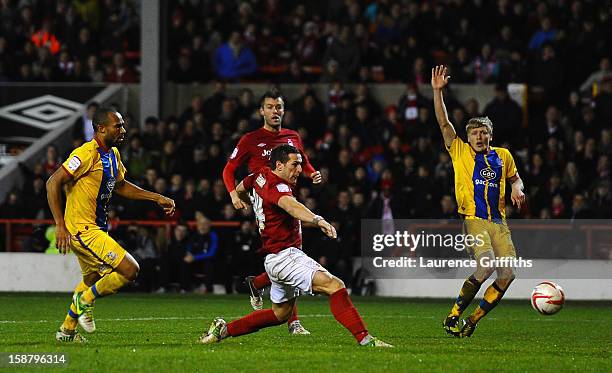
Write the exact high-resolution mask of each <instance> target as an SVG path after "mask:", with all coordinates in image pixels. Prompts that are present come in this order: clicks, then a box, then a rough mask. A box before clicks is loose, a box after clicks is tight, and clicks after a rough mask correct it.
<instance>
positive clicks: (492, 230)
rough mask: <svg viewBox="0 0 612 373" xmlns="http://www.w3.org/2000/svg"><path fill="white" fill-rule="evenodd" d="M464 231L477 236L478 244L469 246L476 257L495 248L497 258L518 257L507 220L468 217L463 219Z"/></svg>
mask: <svg viewBox="0 0 612 373" xmlns="http://www.w3.org/2000/svg"><path fill="white" fill-rule="evenodd" d="M463 232H464V233H465V234H470V235H472V236H474V237H475V238H476V244H474V245H473V246H471V247H469V248H468V250H469V252H470V254H471V255H473V256H474V257H475V258H477V257H479V256H480V255H482V254H483V253H484V252H486V251H489V250H493V253H494V254H495V257H496V258H501V257H513V258H516V250H515V249H514V244H513V243H512V237H511V236H510V228H508V225H506V223H505V222H504V223H501V224H499V223H493V222H490V221H488V220H483V219H470V218H466V219H465V220H464V221H463ZM479 238H480V240H479Z"/></svg>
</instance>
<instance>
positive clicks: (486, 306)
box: [470, 282, 505, 324]
mask: <svg viewBox="0 0 612 373" xmlns="http://www.w3.org/2000/svg"><path fill="white" fill-rule="evenodd" d="M504 293H505V290H502V289H501V288H500V287H499V286H498V285H497V283H496V282H493V283H492V284H491V286H489V287H488V288H487V290H486V291H485V293H484V296H483V297H482V300H481V301H480V304H479V305H478V307H476V309H475V310H474V313H472V315H471V316H470V320H471V321H472V322H473V323H474V324H476V323H477V322H478V321H479V320H480V319H482V318H483V317H484V316H485V315H486V314H487V313H489V311H491V310H492V309H493V308H495V306H497V304H498V303H499V301H500V300H501V299H502V297H503V296H504Z"/></svg>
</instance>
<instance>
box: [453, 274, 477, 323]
mask: <svg viewBox="0 0 612 373" xmlns="http://www.w3.org/2000/svg"><path fill="white" fill-rule="evenodd" d="M480 285H481V283H480V282H478V280H476V278H475V277H474V276H470V277H469V278H468V279H467V280H465V282H464V283H463V286H461V290H459V296H458V297H457V300H456V301H455V304H454V305H453V308H452V309H451V312H450V316H461V314H462V313H463V310H465V309H466V308H467V306H469V305H470V303H471V302H472V300H473V299H474V297H475V296H476V294H477V293H478V290H480Z"/></svg>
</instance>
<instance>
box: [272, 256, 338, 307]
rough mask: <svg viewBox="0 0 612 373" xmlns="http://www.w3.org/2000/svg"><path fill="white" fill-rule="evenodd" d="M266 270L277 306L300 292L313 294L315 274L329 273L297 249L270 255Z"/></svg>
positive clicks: (273, 299) (273, 301)
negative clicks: (318, 272)
mask: <svg viewBox="0 0 612 373" xmlns="http://www.w3.org/2000/svg"><path fill="white" fill-rule="evenodd" d="M264 268H265V269H266V273H267V274H268V276H269V277H270V281H271V282H272V286H271V287H270V300H271V301H272V303H276V304H278V303H283V302H287V301H289V300H291V299H293V298H295V297H297V296H299V295H300V291H302V292H304V293H310V294H312V278H313V277H314V275H315V273H317V271H323V272H327V270H326V269H325V268H323V266H321V265H320V264H319V263H317V262H316V261H315V260H314V259H312V258H311V257H309V256H308V255H306V254H304V252H303V251H302V250H300V249H296V248H295V247H290V248H288V249H285V250H283V251H281V252H279V253H278V254H268V255H267V256H266V259H265V262H264Z"/></svg>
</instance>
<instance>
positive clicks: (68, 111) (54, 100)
mask: <svg viewBox="0 0 612 373" xmlns="http://www.w3.org/2000/svg"><path fill="white" fill-rule="evenodd" d="M82 108H83V105H82V104H80V103H78V102H74V101H70V100H67V99H65V98H61V97H57V96H53V95H44V96H40V97H36V98H33V99H30V100H26V101H21V102H17V103H15V104H12V105H8V106H4V107H1V108H0V117H3V118H6V119H10V120H12V121H14V122H17V123H22V124H25V125H27V126H31V127H36V128H40V129H44V130H52V129H54V128H56V127H57V126H59V125H60V124H62V122H63V121H64V120H65V119H66V118H68V117H69V116H71V115H72V114H74V113H76V112H77V111H79V110H81V109H82Z"/></svg>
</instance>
